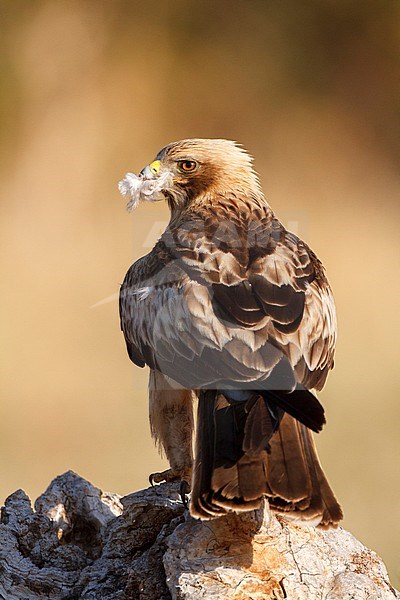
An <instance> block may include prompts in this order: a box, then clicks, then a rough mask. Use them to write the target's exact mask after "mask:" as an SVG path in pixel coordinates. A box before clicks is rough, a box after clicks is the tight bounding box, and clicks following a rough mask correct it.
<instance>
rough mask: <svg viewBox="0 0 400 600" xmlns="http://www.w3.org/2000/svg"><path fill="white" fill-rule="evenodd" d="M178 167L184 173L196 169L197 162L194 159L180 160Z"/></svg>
mask: <svg viewBox="0 0 400 600" xmlns="http://www.w3.org/2000/svg"><path fill="white" fill-rule="evenodd" d="M178 167H179V169H180V170H181V171H183V172H184V173H193V171H195V170H196V169H197V163H196V162H195V161H194V160H180V161H179V162H178Z"/></svg>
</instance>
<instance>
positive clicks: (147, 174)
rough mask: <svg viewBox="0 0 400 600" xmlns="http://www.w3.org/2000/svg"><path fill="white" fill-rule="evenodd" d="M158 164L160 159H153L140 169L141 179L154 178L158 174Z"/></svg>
mask: <svg viewBox="0 0 400 600" xmlns="http://www.w3.org/2000/svg"><path fill="white" fill-rule="evenodd" d="M160 165H161V161H160V160H154V161H153V162H152V163H150V164H149V165H147V166H146V167H145V168H144V169H142V170H141V171H140V173H139V177H142V178H143V179H154V178H155V177H156V176H157V175H158V171H159V170H160Z"/></svg>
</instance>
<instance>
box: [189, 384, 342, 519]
mask: <svg viewBox="0 0 400 600" xmlns="http://www.w3.org/2000/svg"><path fill="white" fill-rule="evenodd" d="M228 394H229V392H223V393H221V392H220V391H215V390H202V391H201V392H200V397H199V405H198V416H197V435H196V458H195V464H194V472H193V485H192V494H191V501H190V512H191V514H192V516H194V517H197V518H200V519H213V518H216V517H219V516H221V515H223V514H225V513H227V512H230V511H235V512H238V511H247V510H253V509H256V508H259V507H260V506H261V502H262V499H263V497H264V495H266V496H267V497H268V500H269V503H270V506H271V508H273V509H274V510H276V511H277V512H279V513H281V514H284V515H285V517H286V518H287V519H289V520H291V521H294V522H297V523H300V524H305V525H314V526H315V525H319V526H321V527H326V528H327V527H332V526H333V527H334V526H336V525H337V523H338V522H339V521H340V520H341V519H342V517H343V515H342V511H341V508H340V506H339V504H338V502H337V500H336V498H335V496H334V494H333V492H332V489H331V488H330V486H329V483H328V481H327V479H326V477H325V475H324V472H323V470H322V468H321V465H320V463H319V460H318V455H317V452H316V448H315V445H314V440H313V437H312V433H311V431H310V430H309V429H308V427H306V426H305V425H304V424H303V423H301V422H300V421H299V420H297V419H298V418H299V417H297V419H296V418H294V417H293V416H292V415H291V414H289V413H288V412H287V411H285V410H284V409H283V405H284V402H283V401H282V400H281V399H280V396H281V394H280V393H278V395H275V396H274V392H272V393H271V394H270V393H269V392H262V393H257V392H252V393H250V392H249V393H247V399H246V400H239V401H238V400H232V399H231V397H230V395H229V396H228ZM244 394H246V392H244ZM310 395H311V394H310ZM303 396H304V394H303ZM303 399H305V397H304V398H303ZM301 402H302V398H299V402H298V404H299V407H298V410H299V411H300V412H301ZM316 402H317V401H316ZM286 408H288V406H286ZM291 412H293V411H291ZM322 416H323V415H322ZM318 418H320V417H318ZM318 418H317V420H318ZM304 420H306V419H304ZM314 420H315V419H314ZM313 424H314V422H313ZM308 425H309V426H310V423H309V424H308ZM316 429H317V427H316ZM318 429H319V427H318Z"/></svg>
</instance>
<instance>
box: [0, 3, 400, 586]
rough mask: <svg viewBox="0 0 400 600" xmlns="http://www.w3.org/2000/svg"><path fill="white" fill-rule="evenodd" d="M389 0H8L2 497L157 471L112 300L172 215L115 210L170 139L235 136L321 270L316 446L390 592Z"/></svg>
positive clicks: (394, 493)
mask: <svg viewBox="0 0 400 600" xmlns="http://www.w3.org/2000/svg"><path fill="white" fill-rule="evenodd" d="M199 4H200V6H199ZM399 6H400V5H399V4H398V2H397V1H393V2H391V1H376V0H371V1H369V0H360V1H359V2H357V1H350V0H349V1H345V0H327V1H326V2H318V1H314V2H312V1H309V2H304V3H302V2H297V0H282V1H281V2H272V1H264V0H263V1H261V0H260V1H256V0H249V1H246V2H228V1H225V0H223V1H221V0H220V1H219V2H217V3H214V2H211V1H210V2H201V3H198V2H195V1H192V0H185V1H171V2H157V3H149V2H134V1H125V2H124V1H122V0H112V1H111V0H110V1H105V0H104V1H96V2H94V1H90V0H86V1H85V2H78V1H75V0H72V1H63V0H60V1H57V2H53V1H48V2H45V1H43V2H42V1H32V2H26V1H25V0H24V1H21V0H12V1H10V2H5V1H4V0H3V1H1V2H0V8H1V22H2V26H1V28H2V36H1V42H0V67H1V76H2V85H1V92H0V116H1V124H2V128H1V133H0V156H1V159H2V166H1V207H0V218H1V221H0V236H1V237H0V239H1V254H0V262H1V297H0V298H1V305H2V307H1V332H2V344H1V382H2V389H1V400H2V402H1V408H0V471H1V481H0V497H1V500H3V499H4V498H5V497H6V496H7V495H8V494H9V493H11V492H12V491H13V490H15V489H17V488H19V487H22V488H24V489H25V490H26V491H27V492H28V493H29V494H30V495H31V496H32V497H36V495H38V494H39V493H40V492H41V491H43V489H44V488H45V486H46V485H47V484H48V483H49V482H50V480H51V478H52V477H54V476H55V475H57V474H59V473H61V472H63V471H65V470H67V469H74V470H75V471H77V472H79V473H80V474H81V475H83V476H84V477H86V478H88V479H90V480H91V481H92V482H93V483H95V484H97V485H99V486H101V487H103V488H105V489H108V490H112V491H116V492H119V493H121V494H126V493H128V492H130V491H133V490H135V489H138V488H140V487H143V486H145V485H146V480H147V475H148V473H149V471H150V470H156V469H158V468H161V467H162V464H163V463H162V462H161V460H160V459H159V458H158V456H157V453H156V451H155V449H154V447H153V444H152V442H151V440H150V436H149V428H148V423H147V407H146V385H147V374H146V372H145V371H141V370H140V369H138V368H135V367H133V366H132V365H131V364H130V363H129V360H128V357H127V355H126V353H125V348H124V343H123V339H122V335H121V333H120V331H119V323H118V314H117V302H116V293H117V292H118V288H119V284H120V283H121V281H122V279H123V276H124V274H125V271H126V270H127V268H128V266H129V265H130V264H131V262H133V260H135V259H136V258H137V257H139V256H140V255H142V254H143V253H145V252H146V251H148V249H149V247H150V246H151V243H152V241H154V240H155V238H156V237H157V234H158V233H159V232H160V230H161V228H162V226H163V223H165V220H166V219H167V211H166V208H165V207H164V206H162V205H161V204H159V205H153V206H150V205H149V206H147V205H143V206H141V207H140V208H139V209H138V210H137V211H136V212H135V213H134V214H133V215H129V216H128V214H126V212H125V210H124V202H123V200H122V199H121V197H120V196H119V194H118V192H117V188H116V183H117V181H118V180H119V179H120V178H121V177H122V176H123V175H124V174H125V172H126V171H128V170H133V171H136V172H138V171H139V170H140V169H141V168H142V167H143V166H144V165H145V164H147V163H148V162H149V161H150V160H151V159H152V158H154V156H155V154H156V152H157V151H158V150H159V149H160V148H161V147H163V146H164V145H165V144H166V143H168V142H170V141H172V140H176V139H180V138H183V137H194V136H197V137H227V138H231V139H236V140H239V141H240V142H242V143H243V144H244V145H245V146H246V147H247V148H248V149H249V150H250V151H251V153H252V154H254V155H255V157H256V168H257V170H258V171H259V172H260V174H261V180H262V184H263V187H264V189H265V191H266V193H267V195H268V197H269V199H270V202H271V204H272V206H273V207H274V209H275V210H276V212H277V214H278V216H280V217H281V219H282V221H283V222H284V223H285V225H286V226H288V227H289V228H291V229H294V230H295V231H296V232H297V233H299V234H300V235H301V236H304V237H305V238H306V240H307V241H308V242H309V243H310V245H311V246H312V247H313V249H314V250H315V251H316V252H317V253H318V254H319V256H320V257H321V258H322V260H323V262H324V263H325V265H326V267H327V271H328V275H329V278H330V280H331V283H332V286H333V288H334V291H335V296H336V300H337V306H338V313H339V326H340V337H339V344H338V351H337V361H336V368H335V370H334V372H333V373H332V374H331V376H330V378H329V380H328V385H327V386H326V390H325V391H324V393H323V401H324V403H325V406H326V409H327V416H328V426H327V427H326V429H325V431H324V432H323V433H322V434H321V435H320V436H319V438H318V447H319V449H320V454H321V456H322V462H323V464H324V466H325V469H326V471H327V473H328V474H329V478H330V480H331V482H332V484H333V487H334V489H335V490H336V493H337V495H338V497H339V498H340V500H341V502H342V504H343V507H344V511H345V514H346V519H345V522H344V525H345V527H347V528H348V529H350V530H351V531H352V532H353V533H354V534H355V535H356V536H358V537H359V538H360V539H361V540H362V541H363V542H365V543H366V544H367V545H369V546H371V547H372V548H374V549H375V550H376V551H377V552H378V553H380V554H381V555H382V556H383V558H384V559H385V561H386V563H387V564H388V566H389V567H390V569H391V573H392V578H393V582H394V583H395V584H397V585H399V570H398V564H396V545H397V547H398V535H399V531H398V523H399V521H400V511H399V495H400V484H399V477H398V475H399V473H398V463H399V440H398V437H399V436H398V423H399V421H398V417H399V409H398V382H399V370H400V369H399V350H398V345H399V343H398V339H399V329H398V325H399V308H398V304H399V302H398V301H399V291H400V290H399V275H398V272H396V268H397V267H398V263H399V260H398V259H399V239H398V238H399V236H398V214H399V196H398V192H399V177H398V174H397V172H396V169H395V156H396V151H398V142H399V137H398V133H397V132H396V122H397V121H396V112H395V109H396V104H397V98H398V90H396V89H395V81H396V78H397V76H396V75H397V74H396V70H397V65H396V62H395V57H396V54H397V41H398V40H397V25H398V17H399Z"/></svg>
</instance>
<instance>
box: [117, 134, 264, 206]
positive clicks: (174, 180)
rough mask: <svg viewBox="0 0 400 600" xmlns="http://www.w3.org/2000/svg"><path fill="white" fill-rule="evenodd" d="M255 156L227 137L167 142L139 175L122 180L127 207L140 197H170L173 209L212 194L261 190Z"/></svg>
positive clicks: (133, 204)
mask: <svg viewBox="0 0 400 600" xmlns="http://www.w3.org/2000/svg"><path fill="white" fill-rule="evenodd" d="M252 163H253V158H252V157H251V156H250V155H249V154H248V153H247V152H246V150H244V149H243V148H242V147H241V146H240V145H239V144H237V143H236V142H233V141H231V140H224V139H198V138H197V139H187V140H181V141H179V142H173V143H171V144H168V146H165V148H163V149H162V150H160V152H159V153H158V154H157V156H156V158H155V160H154V161H153V162H151V163H150V164H149V165H147V166H146V167H145V168H144V169H143V170H142V171H141V172H140V174H139V176H135V175H132V174H131V173H128V174H127V176H126V178H125V179H124V180H123V181H122V182H120V184H119V188H120V191H121V193H122V194H123V195H127V194H128V193H129V194H130V195H131V200H130V203H129V204H128V207H135V206H137V204H138V203H139V201H140V200H150V201H153V202H154V201H158V200H162V199H163V198H164V199H166V200H167V201H168V204H169V205H170V208H171V210H176V209H182V208H184V207H185V206H187V205H188V204H190V203H191V202H192V201H195V200H196V199H198V198H201V197H202V196H204V194H212V195H213V196H214V197H218V196H219V195H222V196H226V195H227V194H228V193H233V194H249V193H250V194H257V195H259V194H260V193H261V191H260V185H259V181H258V177H257V174H256V173H255V171H254V169H253V165H252Z"/></svg>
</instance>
